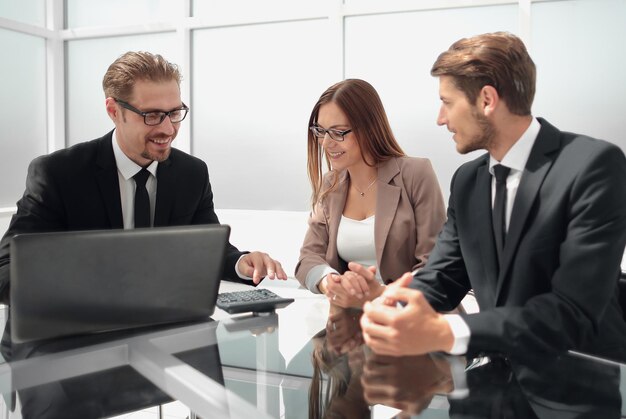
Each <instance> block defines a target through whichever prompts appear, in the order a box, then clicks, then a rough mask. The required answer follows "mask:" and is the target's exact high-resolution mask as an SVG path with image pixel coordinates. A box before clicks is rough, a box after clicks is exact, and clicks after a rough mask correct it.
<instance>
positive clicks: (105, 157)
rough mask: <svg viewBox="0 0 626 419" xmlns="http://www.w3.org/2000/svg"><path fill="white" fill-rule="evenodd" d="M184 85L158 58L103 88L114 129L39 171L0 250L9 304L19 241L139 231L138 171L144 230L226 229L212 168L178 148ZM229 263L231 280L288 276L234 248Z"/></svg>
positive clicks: (142, 56)
mask: <svg viewBox="0 0 626 419" xmlns="http://www.w3.org/2000/svg"><path fill="white" fill-rule="evenodd" d="M180 80H181V75H180V73H179V71H178V68H177V67H176V66H175V65H174V64H172V63H169V62H168V61H166V60H165V59H164V58H163V57H161V56H160V55H153V54H151V53H147V52H128V53H126V54H124V55H122V56H121V57H120V58H118V59H117V60H116V61H115V62H113V64H111V65H110V66H109V68H108V70H107V72H106V74H105V76H104V79H103V82H102V85H103V88H104V94H105V97H106V101H105V103H106V111H107V114H108V115H109V117H110V118H111V120H112V121H113V123H114V124H115V129H114V130H113V131H111V132H109V133H108V134H106V135H104V136H103V137H101V138H99V139H96V140H93V141H88V142H84V143H80V144H77V145H75V146H73V147H70V148H67V149H64V150H60V151H57V152H54V153H52V154H50V155H47V156H42V157H39V158H37V159H35V160H34V161H33V162H32V163H31V165H30V167H29V169H28V177H27V179H26V191H25V192H24V196H23V197H22V198H21V199H20V200H19V202H18V203H17V213H16V214H15V215H14V216H13V218H12V219H11V223H10V225H9V228H8V230H7V232H6V234H5V235H4V238H3V239H2V242H1V243H0V299H1V300H2V302H8V298H9V297H8V296H9V263H10V259H9V245H10V239H11V237H13V236H14V235H15V234H18V233H30V232H47V231H65V230H93V229H116V228H134V227H135V226H136V225H135V223H136V222H137V221H135V209H136V208H135V207H136V205H135V202H136V201H135V190H136V183H135V179H134V176H135V175H136V174H138V173H140V172H143V173H145V175H146V177H147V180H144V182H145V189H142V190H143V191H144V192H146V191H147V196H145V195H144V196H145V200H144V202H145V213H144V218H143V221H142V222H143V223H144V226H155V227H156V226H175V225H178V226H180V225H195V224H216V223H219V220H218V218H217V215H216V214H215V211H214V207H213V193H212V191H211V183H210V182H209V173H208V170H207V166H206V164H205V163H204V162H203V161H202V160H200V159H198V158H196V157H193V156H190V155H188V154H186V153H183V152H182V151H179V150H177V149H174V148H172V147H171V144H172V141H174V139H175V138H176V135H177V133H178V129H179V128H180V124H181V122H182V121H183V119H185V116H186V115H187V112H188V110H189V109H188V108H187V106H186V105H185V104H184V103H183V102H182V101H181V97H180ZM146 170H147V172H146ZM137 189H139V188H137ZM139 200H141V199H140V198H139ZM137 202H139V201H137ZM137 207H139V205H138V206H137ZM137 223H138V224H139V222H137ZM224 264H225V266H224V275H225V277H226V278H227V279H230V280H233V281H239V282H245V281H250V282H254V283H255V284H258V283H259V281H261V279H262V278H263V277H265V276H269V277H270V278H271V279H274V278H278V279H286V278H287V275H286V274H285V272H284V270H283V268H282V266H281V264H280V263H279V262H277V261H275V260H273V259H272V258H271V257H270V256H269V255H267V254H265V253H262V252H251V253H249V252H240V251H239V250H237V248H235V247H234V246H233V245H231V244H230V243H229V244H228V249H227V253H226V258H225V262H224Z"/></svg>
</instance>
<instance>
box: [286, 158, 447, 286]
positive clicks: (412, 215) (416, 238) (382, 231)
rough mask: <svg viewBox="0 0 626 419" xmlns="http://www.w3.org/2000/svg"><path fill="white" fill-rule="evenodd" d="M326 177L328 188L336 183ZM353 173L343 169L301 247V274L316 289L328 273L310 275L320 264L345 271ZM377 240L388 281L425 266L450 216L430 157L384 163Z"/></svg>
mask: <svg viewBox="0 0 626 419" xmlns="http://www.w3.org/2000/svg"><path fill="white" fill-rule="evenodd" d="M329 176H330V174H329V173H327V174H326V175H325V176H324V187H328V186H329V185H330V180H329V179H330V178H329ZM349 180H350V179H349V175H348V172H347V171H343V172H342V173H340V174H339V182H338V184H337V188H336V189H335V190H334V191H332V192H331V193H329V194H328V195H326V197H325V198H324V200H323V201H322V202H321V203H318V204H317V205H316V206H315V208H314V210H313V212H312V213H311V215H310V217H309V229H308V231H307V233H306V235H305V237H304V243H303V244H302V248H301V249H300V259H299V261H298V264H297V265H296V272H295V274H296V278H297V279H298V281H300V283H301V284H302V285H303V286H305V287H307V288H308V289H309V290H311V291H312V292H315V293H319V290H318V288H317V284H318V283H319V281H320V280H321V279H322V278H310V279H309V281H308V283H307V280H306V279H307V274H308V273H309V271H310V270H311V269H312V268H313V267H315V266H318V265H328V266H330V267H331V268H333V269H335V270H337V271H338V272H341V273H343V272H345V270H346V269H347V267H346V263H347V262H349V261H342V260H341V259H340V258H339V255H338V254H337V231H338V229H339V222H340V220H341V215H342V213H343V208H344V206H345V203H346V197H347V195H348V186H349ZM376 186H377V196H376V218H375V223H374V236H375V237H374V242H375V246H376V262H377V264H378V266H379V269H380V274H381V277H382V278H383V280H384V281H385V282H386V283H389V282H391V281H394V280H396V279H397V278H399V277H400V276H401V275H402V274H403V273H405V272H408V271H412V270H413V269H416V268H419V267H422V266H423V265H424V264H425V262H426V259H427V258H428V254H429V253H430V251H431V249H432V248H433V246H434V244H435V240H436V237H437V235H438V233H439V231H440V230H441V228H442V226H443V223H444V222H445V219H446V214H445V205H444V202H443V197H442V194H441V188H440V187H439V182H438V181H437V176H436V175H435V172H434V170H433V167H432V165H431V164H430V161H429V160H428V159H424V158H416V157H398V158H392V159H390V160H388V161H386V162H384V163H381V164H380V165H379V167H378V179H377V184H376Z"/></svg>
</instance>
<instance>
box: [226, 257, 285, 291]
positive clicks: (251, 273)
mask: <svg viewBox="0 0 626 419" xmlns="http://www.w3.org/2000/svg"><path fill="white" fill-rule="evenodd" d="M237 269H238V270H239V272H241V273H242V274H243V275H245V276H247V277H249V278H252V281H254V283H255V284H258V283H259V282H261V280H262V279H263V278H264V277H266V276H268V277H269V278H270V279H287V274H286V273H285V271H284V270H283V266H282V265H281V264H280V262H279V261H277V260H274V259H272V258H271V257H270V255H268V254H267V253H263V252H250V253H248V254H246V255H244V256H243V257H242V258H241V259H240V260H239V265H238V266H237Z"/></svg>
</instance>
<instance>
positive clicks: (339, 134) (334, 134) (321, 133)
mask: <svg viewBox="0 0 626 419" xmlns="http://www.w3.org/2000/svg"><path fill="white" fill-rule="evenodd" d="M309 129H310V130H311V132H312V133H313V136H314V137H316V138H317V139H318V140H323V139H324V137H326V133H328V135H329V136H330V138H332V139H333V140H335V141H340V142H341V141H343V140H345V138H343V137H344V136H346V135H347V134H349V133H351V132H352V129H347V130H343V131H342V130H339V129H334V128H329V129H324V128H322V127H318V126H317V125H313V126H311V127H309Z"/></svg>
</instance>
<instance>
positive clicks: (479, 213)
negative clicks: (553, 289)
mask: <svg viewBox="0 0 626 419" xmlns="http://www.w3.org/2000/svg"><path fill="white" fill-rule="evenodd" d="M488 162H489V157H488V155H487V156H486V158H485V160H484V163H483V164H482V165H481V166H480V167H478V170H477V171H476V190H475V191H474V194H472V196H471V198H470V199H471V201H470V202H471V204H470V210H471V214H475V217H472V219H474V220H475V222H476V223H477V224H478V225H477V226H476V227H477V228H476V230H475V231H477V232H478V234H480V235H482V237H479V238H478V242H479V243H480V251H481V252H480V253H481V255H482V258H483V266H484V267H485V275H486V276H487V277H486V278H485V279H486V280H487V281H488V283H489V284H491V285H492V287H488V289H490V290H495V288H496V284H497V281H498V254H497V252H496V243H495V239H494V237H493V227H492V223H491V174H490V173H489V166H488V164H487V163H488ZM495 295H496V294H495V293H494V294H493V296H492V298H493V300H492V301H494V303H495Z"/></svg>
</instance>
